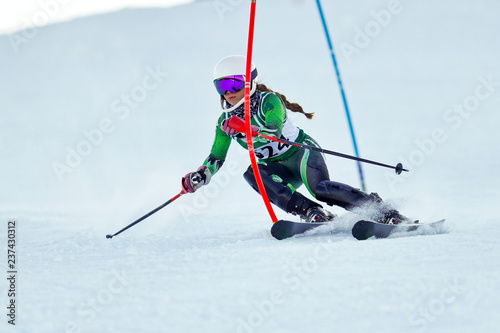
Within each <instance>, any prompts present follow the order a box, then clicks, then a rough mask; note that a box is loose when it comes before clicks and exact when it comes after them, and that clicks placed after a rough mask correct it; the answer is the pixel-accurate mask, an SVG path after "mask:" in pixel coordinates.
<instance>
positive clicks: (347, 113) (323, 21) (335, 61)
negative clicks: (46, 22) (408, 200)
mask: <svg viewBox="0 0 500 333" xmlns="http://www.w3.org/2000/svg"><path fill="white" fill-rule="evenodd" d="M316 3H317V4H318V10H319V15H320V16H321V22H322V23H323V29H324V30H325V35H326V40H327V42H328V47H329V48H330V53H331V55H332V60H333V67H335V73H336V74H337V81H338V83H339V88H340V94H341V95H342V101H343V102H344V109H345V113H346V116H347V122H348V123H349V129H350V131H351V138H352V143H353V145H354V153H355V154H356V157H358V158H359V151H358V145H357V143H356V136H355V135H354V127H353V125H352V120H351V115H350V113H349V107H348V105H347V98H346V96H345V92H344V87H343V85H342V80H341V78H340V72H339V68H338V65H337V59H336V58H335V52H334V51H333V44H332V41H331V39H330V34H329V32H328V27H327V25H326V20H325V16H324V15H323V8H322V7H321V2H320V0H316ZM357 163H358V171H359V179H360V181H361V189H362V190H363V191H366V186H365V179H364V176H363V169H362V167H361V162H359V161H358V162H357Z"/></svg>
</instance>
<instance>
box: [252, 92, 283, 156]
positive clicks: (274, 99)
mask: <svg viewBox="0 0 500 333" xmlns="http://www.w3.org/2000/svg"><path fill="white" fill-rule="evenodd" d="M262 112H263V113H264V117H265V124H264V127H262V128H261V129H260V132H261V133H262V134H266V135H270V136H274V137H276V138H280V137H281V133H282V131H283V124H284V122H285V118H286V108H285V105H284V104H283V101H282V100H281V98H280V97H279V96H278V95H276V94H274V93H271V94H267V95H265V96H264V100H263V101H262ZM268 143H269V141H268V140H267V139H264V138H261V137H259V136H257V137H256V138H255V145H254V146H255V148H259V147H261V146H264V145H266V144H268Z"/></svg>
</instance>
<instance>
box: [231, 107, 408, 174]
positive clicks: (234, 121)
mask: <svg viewBox="0 0 500 333" xmlns="http://www.w3.org/2000/svg"><path fill="white" fill-rule="evenodd" d="M228 125H229V127H231V128H232V129H234V130H236V131H238V132H244V130H245V127H244V126H245V122H244V121H243V120H241V119H240V118H239V117H236V116H235V117H232V118H231V119H230V121H229V124H228ZM252 135H253V136H257V135H258V136H260V137H262V138H265V139H267V140H271V141H275V142H279V143H282V144H286V145H290V146H296V147H302V148H304V149H310V150H315V151H319V152H321V153H325V154H330V155H334V156H338V157H343V158H347V159H350V160H355V161H359V162H364V163H370V164H374V165H378V166H382V167H386V168H390V169H395V170H396V173H397V174H398V175H399V174H401V172H403V171H408V170H407V169H404V168H403V164H401V163H398V164H397V165H396V166H392V165H389V164H384V163H380V162H376V161H371V160H367V159H365V158H360V157H356V156H351V155H347V154H342V153H338V152H335V151H331V150H327V149H323V148H318V147H314V146H309V145H306V144H303V143H298V142H294V141H290V140H286V139H278V138H275V137H273V136H269V135H265V134H263V133H259V132H257V131H252Z"/></svg>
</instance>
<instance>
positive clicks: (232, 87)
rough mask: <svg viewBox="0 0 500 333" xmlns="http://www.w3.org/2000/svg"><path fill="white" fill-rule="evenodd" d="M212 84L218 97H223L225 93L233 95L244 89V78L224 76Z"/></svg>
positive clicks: (240, 76) (241, 76)
mask: <svg viewBox="0 0 500 333" xmlns="http://www.w3.org/2000/svg"><path fill="white" fill-rule="evenodd" d="M214 84H215V89H217V92H218V93H219V95H224V94H225V93H226V91H229V92H232V93H235V92H237V91H240V90H241V89H243V88H245V78H244V77H243V75H233V76H226V77H223V78H220V79H216V80H214Z"/></svg>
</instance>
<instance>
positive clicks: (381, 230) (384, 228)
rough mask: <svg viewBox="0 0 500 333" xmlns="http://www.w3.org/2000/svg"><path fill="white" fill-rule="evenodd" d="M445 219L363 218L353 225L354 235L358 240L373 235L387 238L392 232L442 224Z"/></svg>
mask: <svg viewBox="0 0 500 333" xmlns="http://www.w3.org/2000/svg"><path fill="white" fill-rule="evenodd" d="M444 221H445V219H443V220H439V221H435V222H430V223H401V224H384V223H378V222H373V221H365V220H361V221H358V222H356V223H355V224H354V226H353V227H352V235H353V236H354V238H356V239H358V240H365V239H368V238H371V237H375V238H387V237H389V235H391V234H392V233H397V232H409V231H414V230H417V229H418V228H421V227H423V226H431V227H437V226H440V225H442V224H443V222H444Z"/></svg>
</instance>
